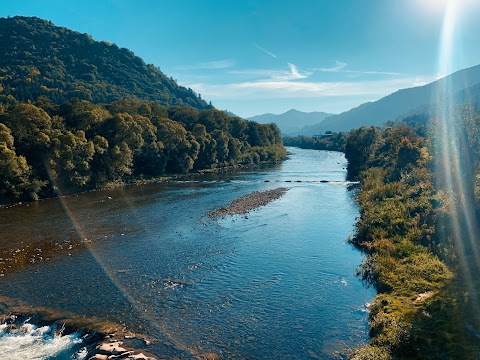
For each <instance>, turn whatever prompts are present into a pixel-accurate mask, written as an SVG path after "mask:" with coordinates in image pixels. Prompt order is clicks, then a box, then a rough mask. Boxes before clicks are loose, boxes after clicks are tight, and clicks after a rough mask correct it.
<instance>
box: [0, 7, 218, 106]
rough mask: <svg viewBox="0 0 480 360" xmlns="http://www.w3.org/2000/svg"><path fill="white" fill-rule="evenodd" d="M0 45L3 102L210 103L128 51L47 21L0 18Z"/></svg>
mask: <svg viewBox="0 0 480 360" xmlns="http://www.w3.org/2000/svg"><path fill="white" fill-rule="evenodd" d="M0 48H1V49H2V56H1V57H0V100H2V101H4V102H5V101H10V102H11V101H12V97H13V98H15V99H17V100H19V101H28V100H36V99H38V97H39V96H42V95H43V96H46V97H48V98H49V99H51V100H52V101H54V102H55V103H57V104H60V103H64V102H65V101H67V100H68V99H70V98H72V97H77V98H79V99H82V100H88V101H90V102H93V103H109V102H112V101H116V100H119V99H122V98H132V97H136V98H139V99H142V100H150V101H155V102H157V103H159V104H160V105H175V106H184V105H188V106H191V107H194V108H197V109H206V108H210V107H211V106H210V105H208V104H207V103H206V102H205V101H204V100H202V99H201V98H200V96H199V95H197V94H195V93H194V92H193V90H192V89H186V88H184V87H182V86H179V85H178V84H177V83H176V82H175V81H174V80H173V79H171V78H168V77H167V76H166V75H165V74H164V73H162V72H161V71H160V70H159V69H158V68H156V67H155V66H153V65H147V64H146V63H145V62H144V61H143V60H142V59H141V58H139V57H138V56H135V54H134V53H133V52H132V51H130V50H128V49H124V48H119V47H118V46H117V45H115V44H112V43H109V42H106V41H95V40H93V39H92V37H91V36H90V35H88V34H81V33H79V32H76V31H72V30H69V29H67V28H64V27H58V26H55V25H54V24H52V22H50V21H47V20H42V19H39V18H35V17H21V16H15V17H12V18H0Z"/></svg>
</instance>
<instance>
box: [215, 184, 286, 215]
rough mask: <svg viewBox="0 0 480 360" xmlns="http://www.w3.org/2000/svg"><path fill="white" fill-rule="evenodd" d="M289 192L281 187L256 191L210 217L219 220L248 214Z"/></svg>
mask: <svg viewBox="0 0 480 360" xmlns="http://www.w3.org/2000/svg"><path fill="white" fill-rule="evenodd" d="M288 190H289V188H286V187H279V188H276V189H273V190H266V191H254V192H252V193H250V194H247V195H245V196H242V197H239V198H238V199H235V200H233V201H232V202H231V203H230V204H229V205H228V206H227V207H221V208H218V209H215V210H210V211H209V212H208V216H209V217H211V218H218V217H225V216H228V215H241V214H246V213H248V212H250V211H252V210H255V209H257V208H259V207H262V206H265V205H267V204H268V203H270V202H272V201H275V200H277V199H279V198H281V197H282V196H283V195H284V194H285V193H286V192H287V191H288Z"/></svg>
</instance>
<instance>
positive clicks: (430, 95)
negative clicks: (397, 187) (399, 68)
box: [299, 65, 480, 135]
mask: <svg viewBox="0 0 480 360" xmlns="http://www.w3.org/2000/svg"><path fill="white" fill-rule="evenodd" d="M444 92H447V93H448V94H449V95H448V96H452V97H453V99H454V100H455V102H457V103H463V102H471V101H474V102H477V101H478V99H479V94H480V65H477V66H474V67H471V68H468V69H464V70H460V71H457V72H455V73H453V74H451V75H448V76H446V77H444V78H442V79H439V80H436V81H434V82H432V83H429V84H427V85H423V86H418V87H413V88H407V89H401V90H398V91H396V92H394V93H392V94H390V95H388V96H385V97H383V98H381V99H379V100H377V101H373V102H367V103H364V104H362V105H360V106H358V107H355V108H353V109H351V110H348V111H345V112H343V113H341V114H338V115H333V116H330V117H329V118H328V119H326V120H325V121H322V122H321V123H318V124H315V125H313V126H309V127H306V128H304V129H302V131H300V132H299V133H300V134H302V135H315V134H321V133H323V132H325V131H328V130H331V131H348V130H351V129H353V128H356V127H360V126H364V125H375V126H381V125H383V124H384V123H385V122H387V121H388V120H398V119H401V118H403V117H406V116H408V115H411V114H412V113H415V112H417V111H418V109H421V112H422V113H424V112H429V111H431V110H433V109H434V108H435V107H436V106H437V105H438V104H437V103H438V102H439V101H440V102H441V100H442V98H444V97H446V96H447V95H446V94H443V93H444Z"/></svg>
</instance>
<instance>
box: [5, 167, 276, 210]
mask: <svg viewBox="0 0 480 360" xmlns="http://www.w3.org/2000/svg"><path fill="white" fill-rule="evenodd" d="M282 161H283V160H280V161H265V162H261V163H259V164H252V165H242V164H236V165H229V166H223V167H218V168H212V169H203V170H197V171H193V172H189V173H186V174H168V175H161V176H156V177H151V178H137V179H131V180H128V181H117V182H109V183H107V184H105V185H104V186H102V187H99V188H95V189H88V190H82V191H78V192H75V191H73V192H68V193H64V192H62V193H60V192H58V193H57V194H56V196H46V197H40V198H38V199H36V200H30V201H6V200H4V199H0V209H8V208H11V207H13V206H16V205H22V204H24V203H29V202H36V201H43V200H49V199H56V198H68V197H74V196H78V195H80V194H84V193H88V192H92V191H105V190H112V189H117V188H121V187H125V186H135V185H147V184H160V183H165V182H170V181H185V180H188V179H189V178H192V177H195V176H201V175H206V174H229V173H233V172H235V171H249V170H254V169H258V168H262V167H265V166H269V165H270V166H271V165H275V164H280V163H281V162H282Z"/></svg>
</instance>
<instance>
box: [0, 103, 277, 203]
mask: <svg viewBox="0 0 480 360" xmlns="http://www.w3.org/2000/svg"><path fill="white" fill-rule="evenodd" d="M281 141H282V140H281V137H280V130H279V129H278V127H277V126H276V125H273V124H271V125H261V124H258V123H255V122H251V121H244V120H241V119H240V118H238V117H231V116H229V115H227V114H226V113H224V112H222V111H218V110H214V109H205V110H195V109H193V108H186V107H162V106H160V105H158V104H156V103H151V102H148V101H141V100H136V99H126V100H120V101H117V102H114V103H111V104H108V105H101V104H92V103H90V102H88V101H86V100H80V99H77V98H73V99H71V100H69V101H67V102H66V103H64V104H61V105H55V104H54V103H52V102H51V101H49V100H48V99H46V98H40V99H39V101H37V102H36V103H35V104H31V103H21V102H16V103H15V104H14V105H9V106H6V107H5V111H4V113H3V114H2V115H0V180H1V181H0V203H6V202H11V201H15V200H22V199H35V198H38V197H45V196H53V195H56V194H58V193H62V194H63V193H73V192H78V191H82V190H87V189H94V188H99V187H103V186H105V185H106V184H108V183H110V182H128V181H131V180H133V179H140V178H146V177H153V176H161V175H165V174H178V173H187V172H189V171H192V170H203V169H215V168H222V167H226V166H238V165H254V164H259V163H262V162H272V161H278V160H281V159H284V158H285V157H286V151H285V148H284V147H283V145H282V142H281Z"/></svg>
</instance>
